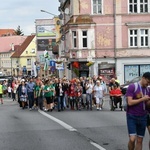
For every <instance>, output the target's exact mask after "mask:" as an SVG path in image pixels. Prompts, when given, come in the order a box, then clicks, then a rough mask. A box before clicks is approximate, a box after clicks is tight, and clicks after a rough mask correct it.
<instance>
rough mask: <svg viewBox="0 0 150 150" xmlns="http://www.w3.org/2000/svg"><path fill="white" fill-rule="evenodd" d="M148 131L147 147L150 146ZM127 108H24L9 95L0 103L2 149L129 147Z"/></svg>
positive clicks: (114, 149) (118, 149) (116, 149)
mask: <svg viewBox="0 0 150 150" xmlns="http://www.w3.org/2000/svg"><path fill="white" fill-rule="evenodd" d="M148 140H149V136H148V132H147V131H146V136H145V138H144V143H143V150H148ZM127 143H128V134H127V128H126V118H125V112H124V111H120V110H119V109H118V110H116V111H110V110H109V105H108V100H107V99H106V101H105V104H104V108H103V110H102V111H96V109H95V108H94V109H93V111H87V110H81V111H71V110H65V111H63V112H57V111H56V110H54V111H53V112H43V111H38V110H32V111H29V110H28V109H25V110H22V109H21V108H20V107H19V106H18V104H17V102H13V101H12V100H11V99H5V100H4V104H3V105H0V150H72V149H73V150H127Z"/></svg>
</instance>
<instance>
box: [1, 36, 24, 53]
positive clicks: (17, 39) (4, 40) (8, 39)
mask: <svg viewBox="0 0 150 150" xmlns="http://www.w3.org/2000/svg"><path fill="white" fill-rule="evenodd" d="M26 37H27V36H18V35H15V36H4V37H0V52H1V53H2V52H9V51H10V50H11V49H12V48H13V46H15V45H21V44H22V43H23V42H24V40H25V39H26Z"/></svg>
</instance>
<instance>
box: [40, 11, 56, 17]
mask: <svg viewBox="0 0 150 150" xmlns="http://www.w3.org/2000/svg"><path fill="white" fill-rule="evenodd" d="M41 12H44V13H47V14H50V15H52V16H54V17H58V16H57V15H55V14H53V13H50V12H48V11H46V10H41Z"/></svg>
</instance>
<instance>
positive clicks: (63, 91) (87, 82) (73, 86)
mask: <svg viewBox="0 0 150 150" xmlns="http://www.w3.org/2000/svg"><path fill="white" fill-rule="evenodd" d="M112 81H113V80H112ZM0 86H1V87H0V97H1V104H2V103H3V99H2V97H4V96H7V97H8V98H11V99H12V100H13V101H18V103H19V105H20V107H22V109H25V108H29V110H30V111H31V110H32V109H40V110H43V111H53V110H54V109H57V110H58V111H59V112H60V111H63V110H65V109H71V110H81V109H87V110H92V109H93V106H95V107H96V109H97V110H102V104H103V98H104V96H105V95H106V94H108V91H109V90H110V89H109V88H108V85H106V83H105V81H103V79H102V77H101V76H94V77H80V78H73V79H71V80H68V79H67V78H66V77H63V78H61V79H60V78H57V77H49V78H45V79H41V78H40V77H36V78H35V77H27V78H15V79H13V80H12V82H11V83H8V82H7V81H4V82H3V83H0ZM112 86H113V84H111V85H110V87H111V88H112ZM1 89H2V90H1ZM2 95H3V96H2Z"/></svg>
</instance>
